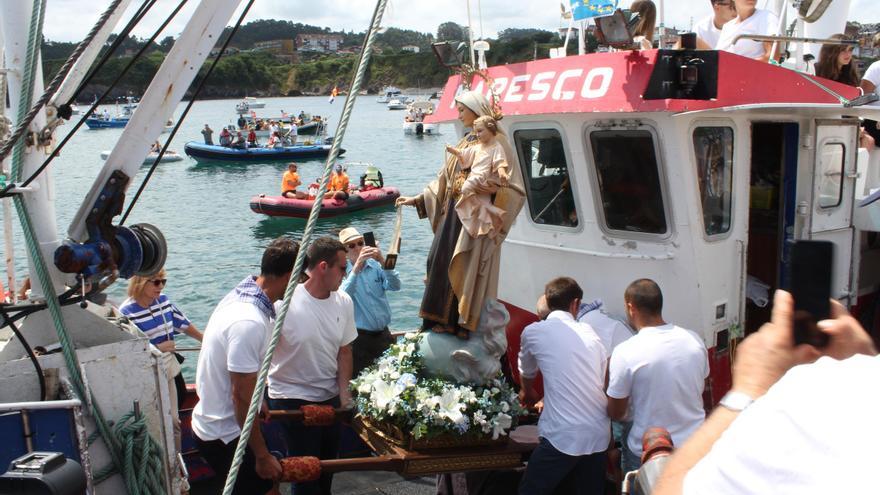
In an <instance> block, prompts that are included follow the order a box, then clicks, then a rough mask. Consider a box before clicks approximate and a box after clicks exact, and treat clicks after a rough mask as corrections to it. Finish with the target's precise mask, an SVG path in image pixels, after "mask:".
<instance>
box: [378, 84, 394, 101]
mask: <svg viewBox="0 0 880 495" xmlns="http://www.w3.org/2000/svg"><path fill="white" fill-rule="evenodd" d="M398 96H400V88H398V87H396V86H385V89H383V90H382V96H380V97H378V98H376V102H377V103H388V102H389V101H391V99H392V98H397V97H398Z"/></svg>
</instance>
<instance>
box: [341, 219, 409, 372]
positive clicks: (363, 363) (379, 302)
mask: <svg viewBox="0 0 880 495" xmlns="http://www.w3.org/2000/svg"><path fill="white" fill-rule="evenodd" d="M339 242H341V243H342V244H343V245H344V246H345V251H346V255H347V256H348V263H347V266H346V275H345V279H344V280H343V281H342V286H341V287H340V288H341V289H342V290H344V291H345V292H346V294H348V295H349V296H351V299H352V301H354V321H355V325H356V326H357V332H358V336H357V339H355V341H354V343H353V344H352V356H353V361H354V370H353V371H354V372H353V374H352V376H357V375H358V374H359V373H360V372H361V370H363V369H364V368H366V367H367V366H369V365H370V364H372V363H373V361H375V360H376V358H378V357H379V356H381V355H382V353H383V352H385V350H386V349H388V347H390V346H391V344H393V343H394V337H392V336H391V331H390V330H388V324H389V323H391V306H389V305H388V297H387V295H386V292H388V291H392V292H394V291H399V290H400V277H399V276H398V274H397V270H386V269H385V268H384V265H385V258H384V257H383V256H382V251H380V250H379V248H378V247H377V246H365V245H364V236H363V235H361V233H360V232H358V231H357V229H356V228H354V227H347V228H344V229H342V231H340V232H339Z"/></svg>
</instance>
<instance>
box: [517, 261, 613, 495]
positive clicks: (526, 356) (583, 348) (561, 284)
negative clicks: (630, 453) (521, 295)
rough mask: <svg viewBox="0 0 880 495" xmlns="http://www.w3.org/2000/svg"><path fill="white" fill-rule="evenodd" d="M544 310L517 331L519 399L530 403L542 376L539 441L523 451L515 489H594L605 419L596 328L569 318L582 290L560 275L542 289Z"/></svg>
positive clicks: (600, 486)
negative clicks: (527, 451) (540, 316)
mask: <svg viewBox="0 0 880 495" xmlns="http://www.w3.org/2000/svg"><path fill="white" fill-rule="evenodd" d="M544 295H545V297H546V300H547V305H548V306H549V308H550V314H549V315H548V316H547V318H546V319H545V320H544V321H539V322H536V323H532V324H531V325H529V326H527V327H526V328H525V330H523V333H522V340H521V344H520V351H519V372H520V377H521V379H522V395H523V401H524V402H525V404H526V405H532V404H534V403H535V402H537V401H538V400H539V399H540V397H538V395H537V392H536V391H535V388H534V379H535V376H536V375H537V374H538V371H540V372H541V374H542V375H543V377H544V409H543V411H542V412H541V419H540V420H539V422H538V435H539V437H540V442H539V444H538V447H537V448H536V449H535V450H534V452H532V455H531V457H530V458H529V462H528V466H527V467H526V473H525V475H524V476H523V479H522V483H521V484H520V487H519V493H520V495H532V494H545V493H546V494H549V493H553V492H554V490H560V492H562V493H577V494H578V495H586V494H596V495H599V494H602V493H604V482H605V451H606V450H607V449H608V443H609V440H610V436H611V431H610V430H611V425H610V422H609V420H608V416H607V415H606V413H605V408H606V404H607V399H606V397H605V393H604V392H603V388H604V385H605V372H606V366H607V364H606V363H607V355H606V354H605V348H604V346H603V345H602V342H601V341H600V340H599V337H597V336H596V333H595V332H593V330H592V329H591V328H590V327H589V326H588V325H586V324H583V323H579V322H577V321H576V320H575V316H577V312H578V308H579V307H580V303H581V298H583V291H582V290H581V288H580V286H578V284H577V282H575V281H574V280H573V279H571V278H568V277H560V278H557V279H554V280H551V281H550V282H549V283H548V284H547V286H546V287H545V288H544Z"/></svg>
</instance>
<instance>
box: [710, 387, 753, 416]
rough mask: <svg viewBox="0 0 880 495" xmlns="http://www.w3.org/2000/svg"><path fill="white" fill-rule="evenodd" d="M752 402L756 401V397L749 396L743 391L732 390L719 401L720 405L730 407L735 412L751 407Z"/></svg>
mask: <svg viewBox="0 0 880 495" xmlns="http://www.w3.org/2000/svg"><path fill="white" fill-rule="evenodd" d="M752 402H755V399H753V398H751V397H749V396H748V395H746V394H744V393H742V392H737V391H735V390H731V391H729V392H727V393H726V394H724V397H722V398H721V401H720V402H718V405H719V406H722V407H724V408H726V409H730V410H731V411H734V412H740V411H742V410H743V409H745V408H747V407H749V406H750V405H751V404H752Z"/></svg>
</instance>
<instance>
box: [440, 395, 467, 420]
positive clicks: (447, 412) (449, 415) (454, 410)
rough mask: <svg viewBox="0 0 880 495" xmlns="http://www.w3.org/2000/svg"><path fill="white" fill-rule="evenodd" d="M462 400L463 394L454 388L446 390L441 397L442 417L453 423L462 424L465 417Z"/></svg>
mask: <svg viewBox="0 0 880 495" xmlns="http://www.w3.org/2000/svg"><path fill="white" fill-rule="evenodd" d="M460 399H461V394H460V393H459V392H458V390H456V389H453V388H448V389H446V390H444V391H443V395H441V396H440V404H439V405H440V415H441V416H442V417H444V418H446V419H448V420H450V421H452V422H453V423H460V422H461V421H462V417H464V415H463V414H462V413H461V410H462V409H464V404H462V403H461V402H460Z"/></svg>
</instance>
